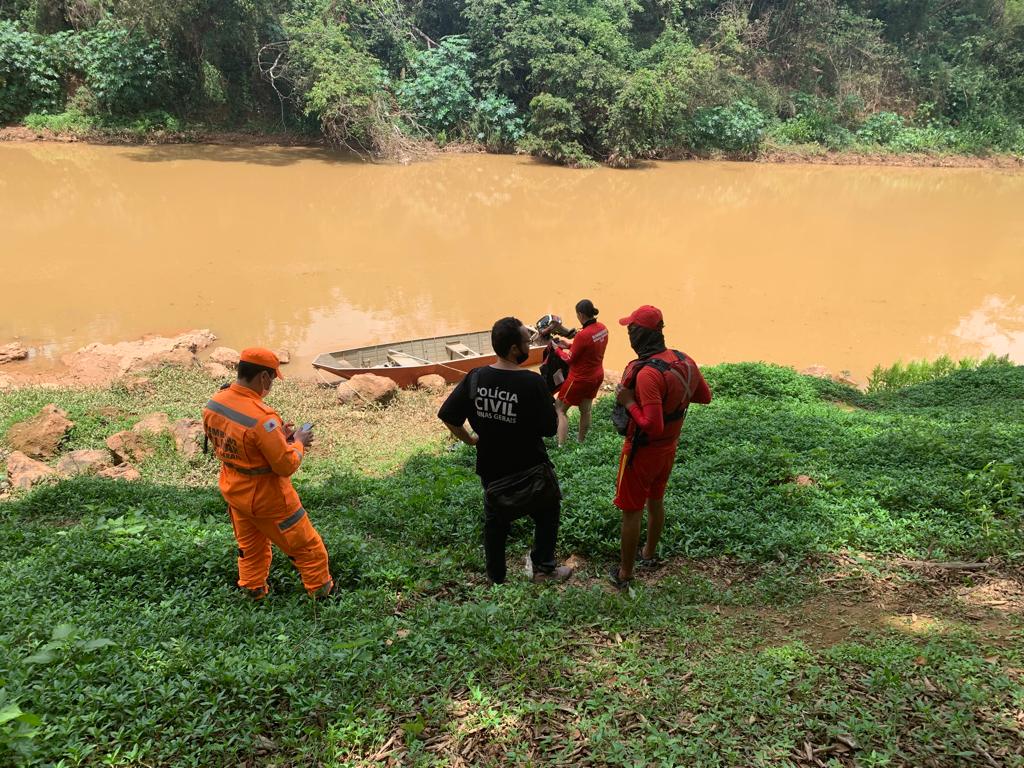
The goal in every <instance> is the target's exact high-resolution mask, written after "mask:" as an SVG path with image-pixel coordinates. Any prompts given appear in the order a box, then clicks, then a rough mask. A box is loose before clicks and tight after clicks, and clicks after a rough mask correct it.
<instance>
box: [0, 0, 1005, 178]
mask: <svg viewBox="0 0 1024 768" xmlns="http://www.w3.org/2000/svg"><path fill="white" fill-rule="evenodd" d="M27 115H31V117H29V118H28V124H29V125H30V126H33V127H37V128H38V127H51V128H54V129H55V130H61V129H64V130H74V131H79V132H82V131H86V132H87V131H90V130H123V129H125V128H126V127H128V128H129V129H134V130H147V129H149V130H154V129H163V130H178V129H180V127H181V125H183V124H197V123H200V124H201V123H207V124H217V125H222V126H224V125H236V126H237V125H249V124H257V125H261V126H264V127H267V126H269V125H271V124H272V123H275V122H276V123H277V124H278V125H279V126H280V125H284V126H286V127H288V128H289V129H292V130H299V131H309V132H311V133H315V132H321V133H322V134H323V135H324V136H326V137H327V138H328V139H330V140H331V141H333V142H336V143H338V144H343V145H347V146H349V147H352V148H355V149H358V150H359V151H361V152H368V153H374V154H378V155H384V156H400V155H403V154H405V153H409V152H414V151H415V150H416V146H417V142H419V141H421V140H431V141H436V142H439V143H442V144H443V143H448V142H475V143H480V144H483V145H485V146H487V147H488V148H489V149H492V150H495V151H507V150H510V149H512V148H514V147H520V148H522V149H524V150H528V151H530V152H533V153H534V154H536V155H538V156H541V157H545V158H549V159H551V160H554V161H557V162H561V163H567V164H576V165H579V164H588V163H591V162H593V161H595V160H599V161H610V162H613V163H616V164H630V163H633V162H635V161H637V160H639V159H643V158H649V157H663V156H672V155H678V154H681V153H688V152H697V153H708V152H725V153H728V154H730V155H735V156H749V155H752V154H755V153H757V152H759V151H761V149H762V148H763V147H764V146H765V145H766V144H768V145H780V144H782V145H785V144H796V145H807V144H809V145H819V146H825V147H827V148H829V149H854V150H863V151H895V152H921V151H930V152H955V153H982V152H988V151H993V150H995V151H1008V152H1016V153H1024V127H1022V124H1024V0H968V1H967V2H957V3H950V2H941V1H940V0H755V1H754V2H750V3H738V2H734V1H733V0H726V1H725V2H722V1H721V0H658V1H657V2H655V0H476V1H474V2H468V0H441V1H440V2H429V3H426V2H410V1H409V0H396V2H393V3H389V2H383V0H246V1H245V2H242V1H241V0H191V1H190V2H183V3H160V2H152V0H115V1H114V2H99V1H98V0H81V1H80V2H75V3H65V2H56V0H0V121H8V122H10V121H18V120H22V119H25V118H26V116H27ZM140 121H141V122H140Z"/></svg>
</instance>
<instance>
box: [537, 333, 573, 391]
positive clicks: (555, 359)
mask: <svg viewBox="0 0 1024 768" xmlns="http://www.w3.org/2000/svg"><path fill="white" fill-rule="evenodd" d="M540 375H541V377H542V378H543V379H544V383H545V384H547V385H548V391H549V392H557V391H558V388H559V387H560V386H562V382H563V381H565V379H566V377H567V376H568V375H569V364H568V363H567V362H565V360H563V359H562V357H561V356H560V355H559V354H558V352H556V351H555V342H554V341H549V342H548V345H547V347H546V348H545V349H544V357H543V359H542V360H541V364H540Z"/></svg>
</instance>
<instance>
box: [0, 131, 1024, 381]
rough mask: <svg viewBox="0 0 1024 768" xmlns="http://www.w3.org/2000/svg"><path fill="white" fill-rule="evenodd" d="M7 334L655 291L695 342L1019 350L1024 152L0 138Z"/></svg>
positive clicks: (38, 352)
mask: <svg viewBox="0 0 1024 768" xmlns="http://www.w3.org/2000/svg"><path fill="white" fill-rule="evenodd" d="M0 275H2V276H0V285H2V310H0V344H3V343H6V342H7V341H11V340H15V339H17V340H21V341H22V342H23V343H24V344H26V345H27V346H29V347H30V348H31V351H32V354H33V357H34V359H35V361H36V364H37V365H38V364H42V365H45V364H47V362H48V361H56V360H58V359H59V357H60V356H61V355H62V354H64V353H67V352H70V351H73V350H75V349H77V348H78V347H80V346H83V345H85V344H87V343H89V342H92V341H106V342H109V341H121V340H128V339H133V338H138V337H139V336H141V335H143V334H145V333H162V334H173V333H176V332H178V331H183V330H187V329H191V328H210V329H212V330H213V331H214V332H215V333H216V334H217V335H218V336H219V337H220V342H219V343H222V344H224V345H226V346H231V347H235V348H241V347H244V346H247V345H250V344H261V345H266V346H271V347H284V348H287V349H289V350H291V352H292V355H293V362H292V364H291V365H290V366H289V367H288V372H289V373H291V374H292V375H295V374H302V375H312V369H311V368H310V367H309V365H308V363H309V361H310V360H311V359H312V358H313V357H315V356H316V355H317V354H318V353H320V352H323V351H328V350H337V349H343V348H346V347H352V346H361V345H364V344H371V343H380V342H387V341H393V340H400V339H403V338H415V337H421V336H433V335H439V334H444V333H455V332H461V331H467V330H474V329H478V328H484V327H489V326H490V324H491V322H492V321H493V320H494V319H496V318H497V317H500V316H502V315H506V314H514V315H517V316H518V317H520V318H521V319H523V320H524V321H526V322H533V321H534V320H536V319H537V318H538V317H540V316H541V315H543V314H545V313H547V312H554V313H556V314H561V315H563V317H568V318H573V320H575V318H574V317H573V305H574V304H575V302H576V300H577V299H580V298H583V297H586V298H590V299H592V300H593V301H594V303H595V304H596V305H597V307H598V308H599V309H600V310H601V319H602V320H604V321H605V322H607V323H608V324H609V325H611V326H614V327H613V328H612V333H613V335H612V341H611V346H610V347H609V352H608V362H609V363H610V365H611V366H613V367H614V366H619V365H621V364H623V363H624V362H625V361H626V360H628V359H629V357H630V355H629V348H628V344H627V341H626V334H625V331H624V329H617V328H618V326H615V325H614V323H615V320H616V319H617V318H618V317H620V316H622V315H625V314H627V313H628V312H629V311H630V310H632V309H633V308H634V307H635V306H637V305H639V304H644V303H652V304H655V305H657V306H659V307H661V308H662V310H663V311H664V313H665V320H666V335H667V337H668V340H669V343H670V345H672V346H675V347H678V348H680V349H683V350H685V351H687V352H688V353H690V354H691V355H693V356H694V357H695V358H696V359H697V360H698V362H700V363H702V364H711V363H717V362H722V361H739V360H767V361H772V362H778V363H783V364H787V365H793V366H796V367H797V368H802V367H805V366H809V365H814V364H820V365H824V366H826V367H828V368H829V369H831V370H833V371H836V372H839V371H844V370H846V371H849V372H851V373H852V374H853V375H854V376H855V377H856V378H858V379H860V380H864V379H866V377H867V375H868V374H869V373H870V371H871V369H872V367H873V366H874V365H875V364H876V363H891V362H893V361H895V360H898V359H903V360H909V359H916V358H922V357H935V356H937V355H940V354H944V353H947V354H951V355H955V356H960V355H973V356H977V355H985V354H988V353H990V352H994V353H996V354H999V355H1003V354H1009V355H1010V356H1011V357H1012V358H1014V359H1016V360H1018V361H1021V362H1024V174H1021V173H1013V172H1006V171H994V170H983V169H932V168H893V167H838V166H834V167H830V166H803V165H768V164H746V163H725V162H684V163H658V164H652V165H651V166H649V167H646V168H643V169H637V170H630V171H622V170H612V169H608V168H597V169H593V170H582V171H579V170H566V169H562V168H556V167H552V166H548V165H542V164H539V163H536V162H534V161H532V160H530V159H529V158H524V157H499V156H488V155H442V156H438V157H436V158H434V159H432V160H428V161H424V162H421V163H416V164H412V165H408V166H400V165H373V164H368V163H363V162H360V161H356V160H352V159H348V158H345V157H341V156H338V155H334V154H331V153H328V152H325V151H322V150H317V149H304V148H275V147H253V148H250V147H221V146H158V147H130V148H129V147H98V146H86V145H74V144H72V145H64V144H52V143H38V144H16V143H10V144H0Z"/></svg>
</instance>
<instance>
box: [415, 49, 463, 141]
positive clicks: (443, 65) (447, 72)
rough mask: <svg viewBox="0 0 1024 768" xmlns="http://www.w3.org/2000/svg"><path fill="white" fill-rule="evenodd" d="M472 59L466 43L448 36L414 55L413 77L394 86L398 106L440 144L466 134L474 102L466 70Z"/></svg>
mask: <svg viewBox="0 0 1024 768" xmlns="http://www.w3.org/2000/svg"><path fill="white" fill-rule="evenodd" d="M475 58H476V56H475V55H474V54H473V53H472V52H471V51H470V50H469V40H467V39H466V38H465V37H462V36H457V35H452V36H450V37H446V38H445V39H444V40H442V41H441V43H440V45H438V46H437V47H436V48H430V49H428V50H426V51H422V52H420V53H419V54H417V55H416V57H415V59H414V60H413V71H414V73H415V76H414V77H412V78H410V79H407V80H404V81H402V82H401V83H400V84H399V86H398V97H399V102H400V103H401V105H402V106H403V107H404V108H405V109H406V110H407V111H408V112H409V114H410V115H411V116H412V118H413V119H414V120H415V121H416V123H417V124H418V125H420V126H422V127H423V128H425V129H426V130H427V131H428V132H429V133H430V134H431V135H432V136H434V137H436V138H438V139H440V140H441V141H442V142H443V141H444V140H446V139H454V138H458V137H460V136H462V135H465V133H466V132H467V130H468V126H469V121H470V119H471V118H472V116H473V111H474V107H475V106H476V98H475V97H474V95H473V81H472V79H471V78H470V75H469V70H470V67H471V66H472V64H473V60H474V59H475Z"/></svg>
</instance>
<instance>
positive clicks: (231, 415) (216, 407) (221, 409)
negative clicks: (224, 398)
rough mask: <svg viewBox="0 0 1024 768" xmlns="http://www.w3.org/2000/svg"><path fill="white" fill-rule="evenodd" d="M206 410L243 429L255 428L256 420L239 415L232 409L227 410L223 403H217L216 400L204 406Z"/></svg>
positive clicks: (242, 414)
mask: <svg viewBox="0 0 1024 768" xmlns="http://www.w3.org/2000/svg"><path fill="white" fill-rule="evenodd" d="M206 408H207V410H210V411H213V412H214V413H219V414H220V415H221V416H223V417H224V418H225V419H228V420H229V421H233V422H235V424H241V425H242V426H243V427H255V426H256V423H257V421H258V419H254V418H253V417H252V416H246V415H245V414H244V413H239V412H238V411H236V410H235V409H234V408H228V407H227V406H226V405H224V404H223V403H218V402H217V401H216V400H211V401H210V402H208V403H207V404H206Z"/></svg>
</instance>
